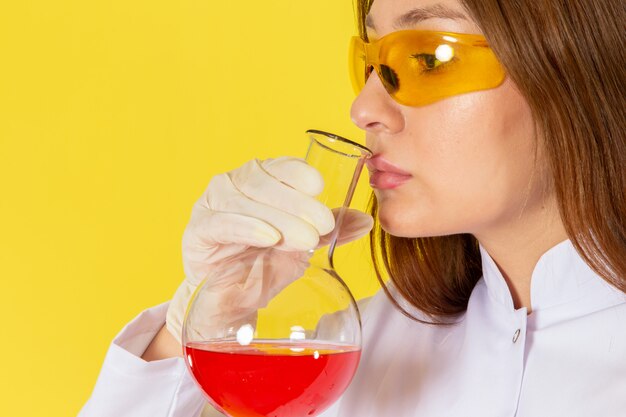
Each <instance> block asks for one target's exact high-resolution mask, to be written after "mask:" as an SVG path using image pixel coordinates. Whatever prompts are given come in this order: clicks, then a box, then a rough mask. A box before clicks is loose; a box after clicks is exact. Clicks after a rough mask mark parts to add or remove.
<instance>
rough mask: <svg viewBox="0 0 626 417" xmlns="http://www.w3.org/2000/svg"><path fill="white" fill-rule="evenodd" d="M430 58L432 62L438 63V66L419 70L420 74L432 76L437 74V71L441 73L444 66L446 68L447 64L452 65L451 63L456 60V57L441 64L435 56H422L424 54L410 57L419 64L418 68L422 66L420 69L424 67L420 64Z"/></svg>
mask: <svg viewBox="0 0 626 417" xmlns="http://www.w3.org/2000/svg"><path fill="white" fill-rule="evenodd" d="M430 57H432V59H433V60H435V61H437V62H439V65H437V66H435V67H433V68H425V69H421V70H420V73H421V74H433V73H437V72H439V71H443V70H444V68H445V67H446V66H448V65H449V64H451V63H453V62H455V61H456V60H457V58H456V57H453V58H452V59H451V60H450V61H447V62H441V61H439V60H438V59H437V58H436V57H435V55H434V54H424V53H421V54H414V55H411V58H413V59H415V60H416V61H418V62H419V63H420V66H422V67H423V66H424V65H423V64H422V62H424V61H425V60H426V59H428V58H430Z"/></svg>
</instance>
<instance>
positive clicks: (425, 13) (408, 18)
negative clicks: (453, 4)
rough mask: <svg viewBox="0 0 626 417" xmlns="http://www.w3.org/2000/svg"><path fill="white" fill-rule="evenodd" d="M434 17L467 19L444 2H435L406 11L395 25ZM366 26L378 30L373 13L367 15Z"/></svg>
mask: <svg viewBox="0 0 626 417" xmlns="http://www.w3.org/2000/svg"><path fill="white" fill-rule="evenodd" d="M434 18H438V19H452V20H467V17H466V16H465V15H464V14H463V13H461V12H459V11H456V10H453V9H450V8H448V7H446V6H444V5H442V4H435V5H432V6H426V7H418V8H415V9H412V10H410V11H408V12H406V13H405V14H403V15H402V16H400V17H398V18H397V19H396V21H395V22H394V24H393V27H394V29H403V28H407V27H413V26H415V25H416V24H418V23H419V22H421V21H422V20H426V19H434ZM365 26H367V27H368V28H370V29H373V30H376V26H375V25H374V20H373V19H372V16H371V15H367V17H366V18H365Z"/></svg>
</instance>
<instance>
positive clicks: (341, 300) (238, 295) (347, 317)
mask: <svg viewBox="0 0 626 417" xmlns="http://www.w3.org/2000/svg"><path fill="white" fill-rule="evenodd" d="M306 134H307V137H308V139H309V148H308V151H307V154H306V157H305V160H306V161H307V163H309V164H310V165H312V166H313V167H315V168H316V169H317V170H318V171H319V173H320V174H321V175H322V178H323V180H324V189H323V191H322V193H321V194H320V195H319V196H318V197H317V199H318V200H319V201H321V202H322V203H323V204H325V205H326V206H327V207H329V208H332V209H333V211H334V214H335V227H334V229H333V231H332V232H331V233H329V234H328V235H325V236H323V237H322V238H321V239H320V245H319V246H318V248H317V249H316V250H311V251H308V252H288V251H282V250H278V249H274V248H250V249H249V250H247V251H245V253H243V254H240V255H237V256H234V257H232V258H230V259H228V260H227V261H225V262H222V263H220V265H217V266H216V267H215V268H214V269H213V270H212V271H211V273H210V274H209V276H207V277H206V279H205V280H204V281H203V283H202V284H201V285H200V286H199V287H198V289H197V290H196V292H195V293H194V295H193V297H192V299H191V301H190V303H189V307H188V310H187V314H186V317H185V322H184V325H183V335H182V336H183V337H182V342H183V347H184V354H185V362H186V364H187V366H188V368H189V370H190V371H191V373H192V374H193V376H194V378H195V380H196V382H197V383H198V385H199V386H200V387H201V388H202V390H203V392H204V393H205V395H206V397H207V399H208V400H209V401H210V402H211V403H212V404H213V405H214V406H215V407H216V408H217V409H218V410H220V411H222V412H223V413H224V414H225V415H227V416H231V417H293V416H316V415H319V414H320V413H321V412H323V411H324V410H325V409H327V408H328V407H329V406H330V405H331V404H332V403H334V402H335V401H336V400H337V399H338V398H339V397H340V396H341V394H342V393H343V391H345V389H346V388H347V387H348V385H349V383H350V381H351V380H352V377H353V376H354V373H355V371H356V368H357V365H358V362H359V359H360V352H361V320H360V316H359V311H358V308H357V305H356V302H355V300H354V297H353V296H352V294H351V293H350V291H349V289H348V287H347V286H346V285H345V283H344V281H343V280H342V279H341V278H340V277H339V275H338V274H337V273H336V272H335V270H334V266H333V252H334V250H335V247H336V246H337V243H338V238H339V237H340V236H341V231H342V230H343V229H342V227H343V226H345V225H346V224H347V223H346V222H347V221H348V219H349V217H350V209H349V205H350V202H351V200H352V196H353V194H354V190H355V188H356V185H357V182H358V179H359V176H360V174H361V171H362V169H363V166H364V164H365V161H366V159H367V158H369V157H370V156H371V152H370V151H369V150H368V149H367V148H365V147H363V146H361V145H359V144H357V143H354V142H352V141H350V140H348V139H345V138H342V137H340V136H337V135H333V134H330V133H326V132H322V131H318V130H309V131H307V132H306ZM216 312H219V313H216Z"/></svg>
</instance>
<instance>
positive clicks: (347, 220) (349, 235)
mask: <svg viewBox="0 0 626 417" xmlns="http://www.w3.org/2000/svg"><path fill="white" fill-rule="evenodd" d="M344 210H345V211H344V213H343V218H342V219H341V224H340V226H339V231H338V232H337V233H338V237H337V245H344V244H346V243H348V242H352V241H354V240H357V239H360V238H361V237H363V236H365V235H366V234H368V233H369V231H370V230H372V227H373V226H374V219H373V218H372V216H370V215H369V214H367V213H363V212H362V211H359V210H355V209H350V208H347V209H344ZM339 213H340V209H339V208H335V209H333V214H334V215H335V216H338V215H339ZM334 235H335V232H334V231H333V232H331V233H328V234H326V235H324V236H321V237H320V241H319V243H318V244H317V247H322V246H325V245H328V244H329V243H330V241H331V240H332V238H333V237H334Z"/></svg>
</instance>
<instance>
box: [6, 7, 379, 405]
mask: <svg viewBox="0 0 626 417" xmlns="http://www.w3.org/2000/svg"><path fill="white" fill-rule="evenodd" d="M353 33H354V18H353V11H352V3H351V0H341V1H338V0H321V1H293V0H274V1H267V2H256V1H247V2H215V1H208V0H203V1H200V0H181V1H164V0H151V1H146V0H134V1H128V0H89V1H85V0H57V1H44V0H31V1H12V2H4V3H3V6H2V8H1V11H0V291H1V292H0V294H1V295H2V302H1V303H0V313H1V314H2V315H1V317H0V320H1V322H2V334H3V336H2V339H1V340H2V342H1V347H0V349H2V351H1V352H0V353H1V355H0V374H1V375H2V376H1V377H0V397H1V400H0V404H1V406H0V408H1V409H2V411H1V412H0V414H2V415H6V416H11V417H19V416H51V417H55V416H71V415H76V413H77V412H78V410H79V408H80V407H81V405H82V404H83V403H84V401H85V400H86V399H87V398H88V396H89V394H90V392H91V390H92V388H93V384H94V382H95V379H96V376H97V374H98V371H99V368H100V365H101V363H102V359H103V357H104V353H105V351H106V349H107V346H108V344H109V342H110V340H111V339H112V337H113V336H114V335H115V334H116V333H117V332H118V331H119V330H120V329H121V327H122V326H123V325H124V324H125V323H126V322H128V321H129V320H130V319H131V318H132V317H134V316H135V315H136V314H137V313H139V312H140V311H141V310H143V309H144V308H147V307H149V306H152V305H155V304H157V303H160V302H162V301H165V300H167V299H168V298H170V296H171V295H172V293H173V292H174V290H175V288H176V287H177V285H178V283H179V281H180V279H181V278H182V266H181V256H180V238H181V234H182V231H183V228H184V226H185V224H186V222H187V219H188V215H189V212H190V208H191V206H192V204H193V202H194V201H195V199H196V198H197V197H198V196H199V195H200V194H201V193H202V191H203V189H204V187H205V186H206V184H207V183H208V180H209V178H210V177H211V176H212V175H214V174H216V173H219V172H222V171H225V170H228V169H231V168H233V167H235V166H237V165H239V164H241V163H243V162H244V161H246V160H248V159H250V158H253V157H260V158H265V157H270V156H278V155H296V156H303V153H304V151H305V147H306V146H305V142H304V136H303V132H304V130H305V129H307V128H317V129H326V130H331V131H335V132H337V133H340V134H343V135H346V136H348V137H351V138H355V139H360V138H362V135H361V134H360V132H359V131H358V129H356V128H355V127H354V126H352V125H351V122H350V118H349V107H350V103H351V100H352V98H353V93H352V91H351V88H350V83H349V79H348V76H347V63H346V62H347V61H346V53H347V43H348V38H349V36H351V35H352V34H353ZM365 251H366V247H365V245H364V244H356V245H352V246H350V247H346V248H342V250H341V254H340V255H342V256H340V259H339V260H338V263H339V265H340V266H339V268H340V272H344V275H345V277H346V280H347V281H348V282H349V284H350V286H351V287H352V288H353V290H354V292H355V293H356V294H357V295H359V296H364V295H366V294H369V293H371V292H372V291H374V290H375V289H376V284H375V280H374V279H373V278H372V275H371V272H370V270H369V267H368V264H369V261H368V260H367V256H366V254H365ZM347 258H350V261H349V262H348V261H347Z"/></svg>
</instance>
